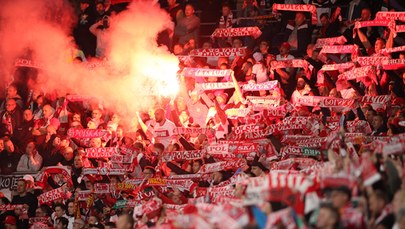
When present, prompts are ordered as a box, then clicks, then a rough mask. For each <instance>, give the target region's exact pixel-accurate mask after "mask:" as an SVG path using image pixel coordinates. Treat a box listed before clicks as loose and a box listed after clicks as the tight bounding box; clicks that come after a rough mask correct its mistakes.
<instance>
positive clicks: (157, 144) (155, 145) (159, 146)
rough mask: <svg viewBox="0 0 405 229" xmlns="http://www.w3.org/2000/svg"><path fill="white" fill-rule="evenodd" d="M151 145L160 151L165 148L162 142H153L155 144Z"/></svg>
mask: <svg viewBox="0 0 405 229" xmlns="http://www.w3.org/2000/svg"><path fill="white" fill-rule="evenodd" d="M153 147H154V148H157V149H160V150H162V151H164V150H165V146H164V145H163V144H162V143H155V144H153Z"/></svg>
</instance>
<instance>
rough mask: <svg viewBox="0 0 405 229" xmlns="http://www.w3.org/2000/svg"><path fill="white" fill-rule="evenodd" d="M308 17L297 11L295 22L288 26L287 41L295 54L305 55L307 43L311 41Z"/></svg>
mask: <svg viewBox="0 0 405 229" xmlns="http://www.w3.org/2000/svg"><path fill="white" fill-rule="evenodd" d="M306 19H307V18H306V17H305V14H304V13H302V12H297V13H296V14H295V20H294V23H291V24H287V26H286V35H285V41H287V42H288V43H289V44H290V46H291V51H294V54H295V56H303V55H304V54H305V50H306V48H307V45H308V44H309V43H311V30H310V27H309V25H308V23H307V22H306Z"/></svg>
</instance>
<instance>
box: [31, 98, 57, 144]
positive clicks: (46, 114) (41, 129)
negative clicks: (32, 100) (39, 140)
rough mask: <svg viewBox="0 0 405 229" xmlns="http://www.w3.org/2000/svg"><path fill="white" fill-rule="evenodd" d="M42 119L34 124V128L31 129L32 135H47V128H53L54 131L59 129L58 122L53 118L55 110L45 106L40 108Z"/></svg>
mask: <svg viewBox="0 0 405 229" xmlns="http://www.w3.org/2000/svg"><path fill="white" fill-rule="evenodd" d="M42 114H43V115H42V116H43V117H42V118H41V119H39V120H37V121H36V122H35V125H34V128H33V129H32V135H34V136H41V135H42V136H43V135H45V134H46V133H47V128H48V127H49V126H51V127H53V128H54V129H55V131H56V130H57V129H58V128H59V126H60V122H59V120H58V119H57V118H55V117H54V114H55V109H54V108H53V107H52V106H51V105H49V104H47V105H45V106H44V107H43V108H42Z"/></svg>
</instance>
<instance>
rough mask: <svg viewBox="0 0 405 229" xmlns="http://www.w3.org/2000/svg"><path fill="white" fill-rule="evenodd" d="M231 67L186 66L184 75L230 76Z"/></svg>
mask: <svg viewBox="0 0 405 229" xmlns="http://www.w3.org/2000/svg"><path fill="white" fill-rule="evenodd" d="M231 74H232V70H231V69H208V68H184V69H183V75H184V77H230V76H231Z"/></svg>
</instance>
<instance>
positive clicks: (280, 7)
mask: <svg viewBox="0 0 405 229" xmlns="http://www.w3.org/2000/svg"><path fill="white" fill-rule="evenodd" d="M272 10H273V12H275V13H276V12H277V11H298V12H310V13H311V22H312V24H313V25H316V24H317V23H318V19H317V18H316V7H315V6H314V5H311V4H277V3H275V4H273V9H272Z"/></svg>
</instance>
